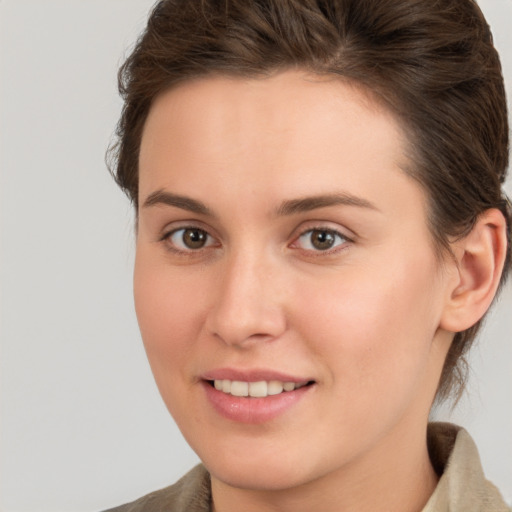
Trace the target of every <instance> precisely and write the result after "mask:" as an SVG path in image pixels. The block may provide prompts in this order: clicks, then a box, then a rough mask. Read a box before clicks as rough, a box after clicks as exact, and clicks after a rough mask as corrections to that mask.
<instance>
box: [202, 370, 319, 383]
mask: <svg viewBox="0 0 512 512" xmlns="http://www.w3.org/2000/svg"><path fill="white" fill-rule="evenodd" d="M201 378H202V379H203V380H236V381H241V382H259V381H267V382H269V381H271V380H277V381H280V382H295V383H297V384H302V383H307V382H310V381H312V380H313V379H310V378H307V377H306V378H305V377H298V376H296V375H291V374H287V373H283V372H280V371H275V370H269V369H263V368H254V369H245V370H240V369H235V368H218V369H215V370H210V371H207V372H205V373H204V374H202V375H201Z"/></svg>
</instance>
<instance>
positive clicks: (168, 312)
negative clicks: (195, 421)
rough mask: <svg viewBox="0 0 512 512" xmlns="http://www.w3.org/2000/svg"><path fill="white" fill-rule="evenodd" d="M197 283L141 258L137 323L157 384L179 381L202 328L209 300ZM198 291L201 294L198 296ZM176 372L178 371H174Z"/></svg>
mask: <svg viewBox="0 0 512 512" xmlns="http://www.w3.org/2000/svg"><path fill="white" fill-rule="evenodd" d="M197 285H198V283H197V282H196V281H195V280H194V279H187V278H186V276H185V278H184V277H183V272H181V273H176V272H171V270H170V268H169V266H168V265H165V264H160V265H159V264H158V263H156V264H148V263H147V262H146V261H144V257H143V255H141V256H139V255H137V260H136V263H135V272H134V299H135V310H136V313H137V320H138V323H139V328H140V331H141V335H142V339H143V342H144V347H145V349H146V353H147V356H148V359H149V362H150V365H151V368H152V370H153V373H154V375H155V379H156V381H157V384H158V385H159V386H160V385H161V384H163V380H164V379H165V380H166V381H175V380H176V378H175V377H176V376H177V375H178V374H181V373H182V372H183V371H184V370H185V363H186V361H187V360H188V358H187V355H188V354H189V352H190V350H191V349H192V348H193V346H194V343H193V341H194V340H196V339H197V338H198V336H199V333H200V330H201V327H202V323H203V322H202V317H201V311H202V310H203V308H202V305H201V300H202V299H203V298H204V297H206V296H207V294H206V293H205V292H204V290H201V288H198V287H197ZM198 289H199V290H201V293H198ZM174 370H176V371H174Z"/></svg>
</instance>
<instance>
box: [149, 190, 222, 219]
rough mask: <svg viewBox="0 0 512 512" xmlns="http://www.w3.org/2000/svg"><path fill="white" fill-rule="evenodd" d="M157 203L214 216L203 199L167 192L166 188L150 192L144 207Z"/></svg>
mask: <svg viewBox="0 0 512 512" xmlns="http://www.w3.org/2000/svg"><path fill="white" fill-rule="evenodd" d="M156 205H167V206H174V207H176V208H180V209H182V210H187V211H189V212H192V213H197V214H200V215H208V216H210V217H213V216H214V215H213V213H212V211H211V210H210V209H209V208H208V207H207V206H206V205H205V204H204V203H202V202H201V201H197V200H196V199H192V198H190V197H187V196H180V195H179V194H173V193H171V192H166V191H165V190H157V191H156V192H153V193H151V194H149V196H148V197H147V198H146V200H145V201H144V204H143V205H142V206H143V208H149V207H151V206H156Z"/></svg>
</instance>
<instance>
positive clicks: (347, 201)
mask: <svg viewBox="0 0 512 512" xmlns="http://www.w3.org/2000/svg"><path fill="white" fill-rule="evenodd" d="M336 205H343V206H355V207H358V208H367V209H369V210H375V211H379V209H378V208H377V207H376V206H375V205H374V204H373V203H371V202H370V201H368V200H366V199H363V198H362V197H357V196H354V195H352V194H347V193H340V194H323V195H318V196H308V197H302V198H299V199H290V200H288V201H283V203H281V206H279V208H278V209H277V215H279V216H285V215H293V214H296V213H304V212H309V211H311V210H316V209H317V208H325V207H328V206H336Z"/></svg>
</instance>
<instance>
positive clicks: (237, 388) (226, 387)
mask: <svg viewBox="0 0 512 512" xmlns="http://www.w3.org/2000/svg"><path fill="white" fill-rule="evenodd" d="M208 382H209V384H210V385H211V386H213V387H214V388H215V389H216V390H217V391H220V392H222V393H225V394H226V395H231V396H237V397H249V398H265V397H267V396H274V395H279V394H281V393H288V392H290V391H295V390H296V389H300V388H303V387H304V386H309V385H312V384H313V381H308V382H283V381H279V380H270V381H265V380H262V381H257V382H245V381H240V380H229V379H216V380H210V381H208Z"/></svg>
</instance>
